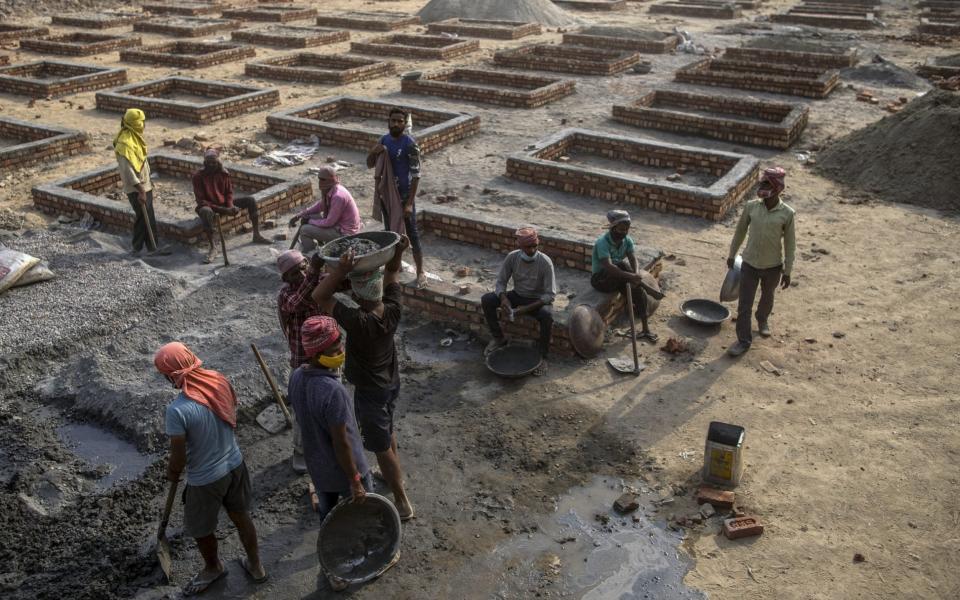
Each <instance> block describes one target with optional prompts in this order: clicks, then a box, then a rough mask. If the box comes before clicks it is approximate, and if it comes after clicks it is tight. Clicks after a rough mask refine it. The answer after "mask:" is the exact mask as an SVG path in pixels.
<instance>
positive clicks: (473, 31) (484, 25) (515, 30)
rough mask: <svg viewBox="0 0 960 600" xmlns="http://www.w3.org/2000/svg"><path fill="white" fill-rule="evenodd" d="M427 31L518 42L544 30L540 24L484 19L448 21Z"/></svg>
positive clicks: (430, 27)
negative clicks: (517, 40)
mask: <svg viewBox="0 0 960 600" xmlns="http://www.w3.org/2000/svg"><path fill="white" fill-rule="evenodd" d="M427 31H428V32H430V33H433V34H441V33H452V34H455V35H462V36H464V37H476V38H490V39H495V40H516V39H520V38H522V37H526V36H528V35H540V34H541V33H543V28H542V27H541V26H540V24H539V23H524V22H522V21H485V20H482V19H447V20H446V21H437V22H436V23H430V24H429V25H427Z"/></svg>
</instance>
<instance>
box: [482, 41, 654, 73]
mask: <svg viewBox="0 0 960 600" xmlns="http://www.w3.org/2000/svg"><path fill="white" fill-rule="evenodd" d="M493 62H494V63H496V64H498V65H501V66H504V67H513V68H517V69H530V70H534V71H557V72H560V73H578V74H581V75H615V74H617V73H622V72H624V71H626V70H627V69H629V68H630V67H632V66H634V65H636V64H637V63H639V62H640V55H639V54H637V53H636V52H619V51H615V50H598V49H596V48H584V47H583V46H568V45H565V44H561V45H559V46H555V45H551V44H538V45H535V46H523V47H521V48H514V49H511V50H501V51H500V52H497V53H496V54H494V55H493Z"/></svg>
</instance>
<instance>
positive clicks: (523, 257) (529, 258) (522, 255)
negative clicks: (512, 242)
mask: <svg viewBox="0 0 960 600" xmlns="http://www.w3.org/2000/svg"><path fill="white" fill-rule="evenodd" d="M520 260H522V261H523V262H528V263H531V262H533V261H535V260H537V253H536V252H534V253H533V256H529V255H528V254H527V253H526V252H524V251H523V250H521V251H520Z"/></svg>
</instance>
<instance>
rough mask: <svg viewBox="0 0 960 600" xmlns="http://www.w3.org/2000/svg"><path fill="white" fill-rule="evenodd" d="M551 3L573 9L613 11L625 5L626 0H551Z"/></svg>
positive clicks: (621, 8) (623, 7)
mask: <svg viewBox="0 0 960 600" xmlns="http://www.w3.org/2000/svg"><path fill="white" fill-rule="evenodd" d="M553 3H554V4H556V5H557V6H559V7H560V8H565V9H573V10H596V11H613V10H623V9H625V8H626V7H627V0H553Z"/></svg>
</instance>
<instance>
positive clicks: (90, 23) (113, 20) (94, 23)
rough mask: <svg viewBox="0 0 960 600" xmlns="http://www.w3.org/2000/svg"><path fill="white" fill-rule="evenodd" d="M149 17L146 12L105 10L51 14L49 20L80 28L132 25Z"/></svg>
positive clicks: (110, 27)
mask: <svg viewBox="0 0 960 600" xmlns="http://www.w3.org/2000/svg"><path fill="white" fill-rule="evenodd" d="M149 18H150V15H148V14H146V13H135V12H120V11H106V12H86V13H76V14H68V15H53V16H51V17H50V20H51V22H52V23H53V24H54V25H66V26H68V27H79V28H81V29H112V28H114V27H126V26H127V25H133V24H136V23H139V22H140V21H145V20H147V19H149Z"/></svg>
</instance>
